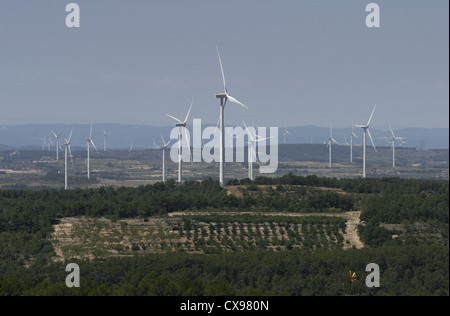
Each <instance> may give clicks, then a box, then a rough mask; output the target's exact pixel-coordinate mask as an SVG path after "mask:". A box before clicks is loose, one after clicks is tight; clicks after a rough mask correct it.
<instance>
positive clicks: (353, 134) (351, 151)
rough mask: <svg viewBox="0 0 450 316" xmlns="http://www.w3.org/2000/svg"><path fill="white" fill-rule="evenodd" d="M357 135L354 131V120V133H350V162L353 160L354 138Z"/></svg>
mask: <svg viewBox="0 0 450 316" xmlns="http://www.w3.org/2000/svg"><path fill="white" fill-rule="evenodd" d="M354 137H356V138H358V136H356V134H355V132H354V131H353V122H352V133H351V134H350V162H353V138H354Z"/></svg>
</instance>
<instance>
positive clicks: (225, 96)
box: [51, 48, 404, 190]
mask: <svg viewBox="0 0 450 316" xmlns="http://www.w3.org/2000/svg"><path fill="white" fill-rule="evenodd" d="M217 56H218V59H219V65H220V71H221V75H222V82H223V89H224V90H223V92H221V93H217V94H215V97H216V99H219V100H220V108H219V119H218V123H217V127H216V128H219V135H220V153H219V155H220V158H219V182H220V184H221V186H224V185H225V180H224V161H225V141H224V135H225V134H224V128H225V107H226V105H227V103H228V101H229V102H231V103H234V104H237V105H239V106H241V107H242V108H244V109H247V110H248V107H247V106H246V105H244V104H243V103H242V102H240V101H238V100H237V99H236V98H234V97H233V96H231V95H230V94H229V92H228V89H227V84H226V80H225V74H224V69H223V64H222V59H221V56H220V53H219V49H218V48H217ZM193 104H194V100H192V102H191V104H190V106H189V110H188V112H187V115H186V117H185V119H184V120H181V119H178V118H177V117H175V116H173V115H170V114H167V116H168V117H169V118H171V119H172V120H174V121H175V123H174V125H175V127H178V145H179V148H178V182H179V183H182V173H183V160H182V155H183V145H182V144H183V135H184V137H185V138H186V142H187V144H189V145H188V146H187V149H188V151H189V157H190V159H192V158H191V152H190V140H189V134H188V132H187V129H186V125H187V121H188V119H189V116H190V113H191V110H192V106H193ZM375 109H376V105H375V107H374V108H373V110H372V113H371V115H370V117H369V120H368V121H367V123H366V124H360V125H354V127H359V128H361V129H363V132H364V136H363V178H366V153H367V150H366V147H367V136H369V138H370V141H371V143H372V145H373V148H374V149H375V151H376V150H377V149H376V147H375V144H374V142H373V138H372V135H371V133H370V123H371V121H372V118H373V115H374V113H375ZM243 124H244V126H245V129H246V132H247V134H248V136H249V140H248V142H247V144H248V157H249V159H248V164H249V167H248V169H249V170H248V173H249V179H251V180H253V178H254V177H253V163H254V162H256V160H257V158H256V153H257V152H256V144H257V143H258V142H260V141H263V140H267V139H269V138H262V137H260V136H258V135H256V133H255V132H252V131H251V130H250V129H249V128H248V127H247V126H246V124H245V122H243ZM92 125H93V124H92V122H91V129H90V134H89V138H86V146H87V178H88V179H90V147H91V145H92V147H93V148H94V149H95V150H96V151H97V152H98V150H97V147H96V146H95V143H94V141H93V139H92ZM253 131H254V129H253ZM51 132H52V134H53V135H54V137H55V138H56V145H55V146H56V159H57V160H58V159H59V150H61V146H60V135H58V134H56V133H54V132H53V131H51ZM72 134H73V128H72V131H71V132H70V135H69V138H68V139H65V141H64V143H63V145H64V147H65V150H64V152H65V189H66V190H67V189H68V183H67V162H68V157H70V158H71V160H72V164H73V157H72V153H71V148H70V144H71V140H72ZM110 134H111V133H109V132H106V131H104V151H106V144H107V137H108V135H110ZM391 134H392V137H391V138H390V142H389V143H390V144H391V146H392V151H393V166H394V167H395V142H396V141H397V140H403V139H404V138H402V137H397V136H395V135H394V132H393V131H392V129H391ZM283 135H284V142H285V143H286V137H287V136H288V135H289V132H288V131H287V129H286V128H285V130H284V132H283ZM354 137H357V136H356V134H355V133H354V131H353V126H352V133H351V134H350V162H353V138H354ZM161 140H162V145H160V146H157V145H156V143H155V142H154V146H155V148H157V149H161V150H162V180H163V182H165V181H166V167H165V160H166V159H165V157H166V149H167V148H168V147H169V145H170V141H169V142H166V141H165V139H164V137H163V136H162V135H161ZM333 143H335V144H338V142H337V141H336V140H335V139H334V138H333V130H332V127H331V126H330V137H329V139H328V147H329V167H330V168H331V166H332V144H333Z"/></svg>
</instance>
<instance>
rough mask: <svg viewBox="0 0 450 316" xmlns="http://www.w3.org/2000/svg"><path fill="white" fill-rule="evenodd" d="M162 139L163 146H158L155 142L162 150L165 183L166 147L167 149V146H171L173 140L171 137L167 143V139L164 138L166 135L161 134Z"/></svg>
mask: <svg viewBox="0 0 450 316" xmlns="http://www.w3.org/2000/svg"><path fill="white" fill-rule="evenodd" d="M161 139H162V143H163V144H162V145H161V146H156V144H155V148H157V149H161V150H162V181H163V183H165V182H166V149H167V147H169V144H170V142H171V140H170V139H169V141H168V142H167V143H166V141H165V140H164V137H163V136H162V135H161ZM153 143H155V141H153Z"/></svg>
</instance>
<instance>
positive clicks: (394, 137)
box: [389, 126, 405, 168]
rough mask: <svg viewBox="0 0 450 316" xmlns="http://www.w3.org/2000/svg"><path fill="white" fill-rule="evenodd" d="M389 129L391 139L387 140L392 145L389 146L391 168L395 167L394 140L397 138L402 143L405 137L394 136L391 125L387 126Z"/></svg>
mask: <svg viewBox="0 0 450 316" xmlns="http://www.w3.org/2000/svg"><path fill="white" fill-rule="evenodd" d="M389 129H390V130H391V135H392V137H390V139H391V141H390V142H389V143H390V144H391V145H392V147H391V150H392V168H395V141H396V140H399V141H400V142H401V143H402V142H403V140H404V139H405V138H404V137H398V136H395V134H394V131H393V130H392V127H390V126H389Z"/></svg>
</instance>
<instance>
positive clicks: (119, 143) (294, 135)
mask: <svg viewBox="0 0 450 316" xmlns="http://www.w3.org/2000/svg"><path fill="white" fill-rule="evenodd" d="M208 126H210V125H204V126H203V128H205V127H208ZM73 127H74V133H73V141H72V147H82V146H85V144H86V140H85V139H86V138H87V137H89V129H90V125H89V124H86V125H74V126H73ZM71 128H72V126H71V125H57V124H55V125H44V124H40V125H36V124H29V125H14V126H0V150H14V149H40V148H42V145H43V139H44V138H45V144H47V145H48V139H51V141H52V142H53V143H54V142H55V137H54V136H53V135H52V133H51V130H53V131H54V132H55V133H57V134H61V140H62V141H61V143H62V142H63V141H64V138H66V137H68V135H69V133H70V130H71ZM188 128H189V126H188ZM191 128H192V127H191ZM172 129H173V127H156V126H144V125H122V124H96V125H94V128H93V140H94V142H95V145H96V146H97V148H98V150H102V149H103V140H104V137H103V131H107V132H111V134H110V135H109V136H108V141H107V146H108V148H110V149H129V148H131V146H133V149H135V150H139V149H149V148H153V147H154V145H153V139H154V140H155V142H156V143H157V144H161V135H164V137H165V139H166V141H167V140H168V139H169V136H170V132H171V130H172ZM191 131H192V129H191ZM283 131H284V128H280V129H279V132H278V138H279V143H280V144H283V143H284V136H283ZM288 131H289V134H288V135H287V138H286V140H287V143H288V144H299V143H302V144H303V143H315V144H323V143H324V142H325V141H327V140H328V137H329V135H330V131H329V128H323V127H316V126H299V127H290V128H288ZM371 131H372V136H373V139H374V142H375V144H376V145H377V146H386V141H385V139H384V138H385V137H389V136H390V132H389V131H381V130H377V129H371ZM394 132H395V134H396V136H401V137H405V138H406V144H403V146H405V147H413V148H417V149H448V148H449V129H448V128H433V129H424V128H404V129H399V130H394ZM350 133H351V130H350V129H337V128H336V129H333V137H334V138H335V139H336V140H337V141H338V142H339V143H341V144H344V143H345V141H346V138H347V142H350V138H349V134H350ZM355 133H356V134H357V135H358V138H355V139H354V144H355V145H361V144H362V131H361V130H360V129H358V128H355ZM368 142H369V145H370V141H369V140H368ZM51 146H52V147H53V146H54V145H51Z"/></svg>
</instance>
